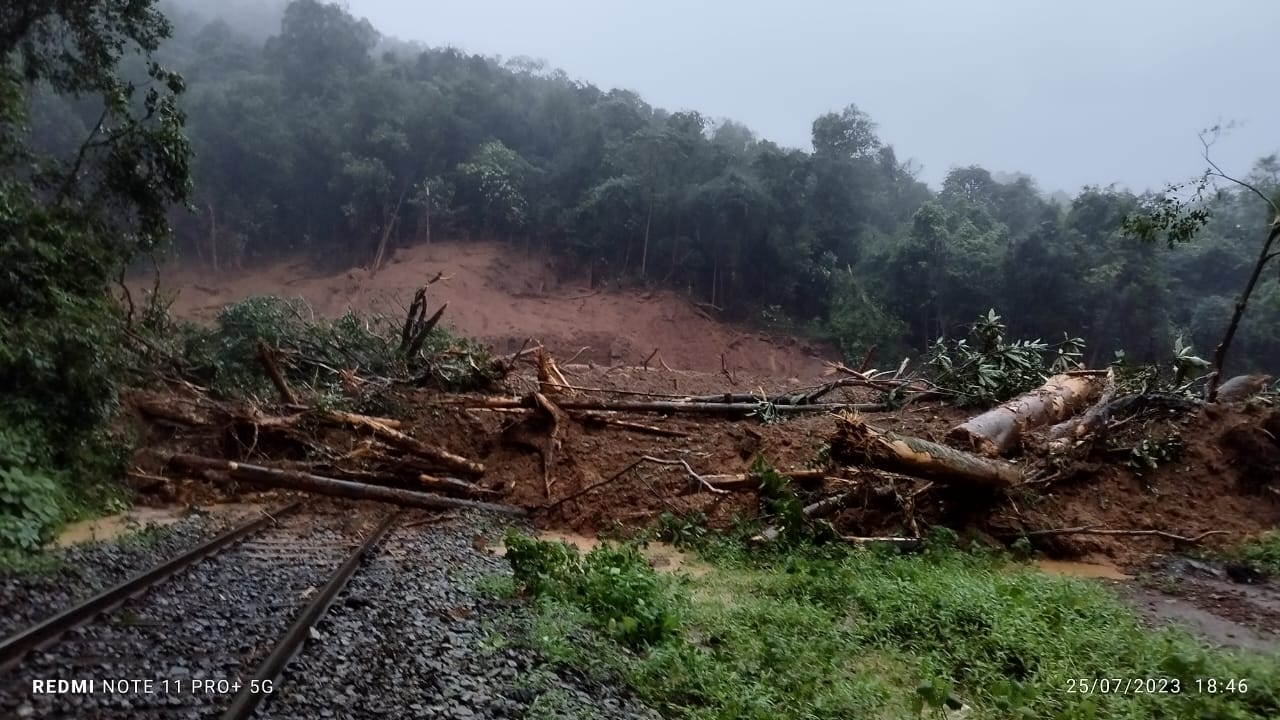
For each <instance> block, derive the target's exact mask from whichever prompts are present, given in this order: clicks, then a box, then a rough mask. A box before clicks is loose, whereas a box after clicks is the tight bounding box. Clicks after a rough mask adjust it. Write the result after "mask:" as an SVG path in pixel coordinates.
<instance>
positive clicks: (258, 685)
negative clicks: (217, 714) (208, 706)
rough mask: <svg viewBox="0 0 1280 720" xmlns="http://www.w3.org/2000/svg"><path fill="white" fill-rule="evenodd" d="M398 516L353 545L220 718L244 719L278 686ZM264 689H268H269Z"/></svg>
mask: <svg viewBox="0 0 1280 720" xmlns="http://www.w3.org/2000/svg"><path fill="white" fill-rule="evenodd" d="M399 516H400V514H399V513H398V512H397V513H392V514H390V515H388V516H387V517H386V518H385V519H383V521H382V522H381V523H379V524H378V526H377V527H376V528H374V530H373V532H371V533H369V537H368V538H366V539H365V541H364V542H363V543H361V544H360V547H358V548H356V550H355V552H353V553H352V554H351V557H349V558H347V561H346V562H344V563H343V564H342V566H341V567H339V568H338V569H337V571H336V572H334V574H333V576H332V577H331V578H330V579H329V582H328V583H326V584H325V586H324V589H323V590H321V591H320V592H319V593H317V594H316V596H315V599H314V600H312V601H311V602H310V603H309V604H308V605H307V606H306V607H305V608H303V609H302V611H301V612H300V613H298V617H297V618H296V619H295V620H294V621H293V624H292V625H290V626H289V629H288V630H286V631H285V633H284V636H283V637H281V638H280V642H279V643H278V644H277V645H276V647H275V649H274V650H272V651H271V654H270V655H268V656H267V659H266V660H263V661H262V664H261V665H259V666H258V670H257V672H255V673H254V675H253V678H252V679H250V680H241V681H240V682H241V683H242V684H241V686H240V689H239V691H237V693H236V696H235V697H234V698H233V699H232V700H231V704H230V705H229V706H228V707H227V710H226V712H224V713H223V714H222V720H244V719H246V718H251V717H253V713H254V711H255V710H257V708H258V705H259V703H261V702H262V699H263V698H264V697H267V696H268V695H269V694H270V693H271V692H273V691H274V690H276V689H277V688H276V687H275V684H276V682H277V680H278V679H279V677H280V673H281V672H282V671H283V670H284V668H285V666H286V665H288V664H289V661H290V660H292V659H293V656H294V654H295V653H297V651H298V649H299V648H301V647H302V643H303V642H305V641H306V639H307V637H308V636H309V635H310V633H311V627H312V626H313V625H315V624H316V622H317V621H318V620H319V619H320V618H321V617H323V616H324V614H325V612H326V611H327V610H328V609H329V605H331V604H332V603H333V600H334V598H336V597H337V596H338V593H339V592H341V591H342V588H344V587H346V585H347V581H349V580H350V579H351V576H352V575H355V572H356V570H357V569H358V568H359V566H360V564H361V563H362V562H363V561H364V559H365V557H366V556H368V555H369V554H370V553H371V552H373V548H374V546H375V545H377V544H378V542H379V541H381V540H382V538H383V537H385V536H386V534H387V532H388V531H390V530H391V528H392V526H393V525H394V524H395V521H396V520H397V518H399ZM267 688H271V689H270V690H268V689H267Z"/></svg>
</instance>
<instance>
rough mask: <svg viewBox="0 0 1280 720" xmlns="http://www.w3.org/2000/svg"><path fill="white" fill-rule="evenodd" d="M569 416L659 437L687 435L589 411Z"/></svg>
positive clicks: (682, 436)
mask: <svg viewBox="0 0 1280 720" xmlns="http://www.w3.org/2000/svg"><path fill="white" fill-rule="evenodd" d="M569 417H572V418H573V419H574V420H577V421H578V422H581V423H584V424H591V423H595V424H597V425H611V426H613V427H617V428H622V429H623V430H630V431H632V432H639V433H646V434H648V435H658V436H661V437H677V438H685V437H689V433H687V432H685V431H683V430H671V429H669V428H660V427H655V426H653V425H641V424H640V423H633V422H627V421H626V420H617V419H615V418H611V417H605V416H604V415H598V414H596V413H591V412H579V413H570V415H569Z"/></svg>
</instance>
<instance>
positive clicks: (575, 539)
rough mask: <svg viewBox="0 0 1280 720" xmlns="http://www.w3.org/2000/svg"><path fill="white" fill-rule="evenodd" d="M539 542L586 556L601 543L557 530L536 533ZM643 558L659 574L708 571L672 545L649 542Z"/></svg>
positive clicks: (497, 549)
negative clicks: (646, 559) (559, 543)
mask: <svg viewBox="0 0 1280 720" xmlns="http://www.w3.org/2000/svg"><path fill="white" fill-rule="evenodd" d="M537 538H538V539H539V540H546V541H548V542H562V543H565V544H566V545H569V546H570V547H573V548H576V549H577V550H578V552H579V553H582V554H584V555H585V554H586V553H588V552H591V550H592V549H593V548H595V547H596V546H598V545H599V544H600V543H601V542H602V541H601V540H599V539H598V538H594V537H590V536H588V535H579V534H577V533H566V532H561V531H558V530H545V531H539V532H538V533H537ZM490 550H491V552H493V553H494V554H495V555H505V554H506V548H505V547H503V545H502V543H501V542H497V543H494V544H493V545H491V546H490ZM641 552H642V553H644V556H645V557H646V558H648V559H649V565H650V566H651V567H652V568H653V569H655V570H657V571H659V572H669V573H677V572H679V573H685V574H687V575H692V576H693V577H702V576H703V575H706V574H707V571H708V570H709V569H710V568H709V567H708V566H707V564H706V563H704V562H702V561H701V560H698V559H697V558H695V557H693V556H692V555H690V554H689V553H686V552H684V551H682V550H680V549H679V548H676V547H675V546H674V545H668V544H667V543H663V542H650V543H649V544H648V545H647V546H646V547H644V548H642V549H641Z"/></svg>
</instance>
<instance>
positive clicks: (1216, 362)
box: [1204, 217, 1280, 402]
mask: <svg viewBox="0 0 1280 720" xmlns="http://www.w3.org/2000/svg"><path fill="white" fill-rule="evenodd" d="M1277 238H1280V217H1277V218H1276V219H1275V220H1274V221H1273V222H1272V223H1271V232H1270V233H1268V234H1267V241H1266V242H1265V243H1263V244H1262V251H1261V252H1259V253H1258V262H1256V263H1254V266H1253V272H1252V273H1250V274H1249V282H1248V283H1246V284H1245V286H1244V292H1242V293H1240V299H1239V300H1237V301H1236V307H1235V310H1234V311H1232V313H1231V323H1230V324H1228V325H1227V332H1226V333H1225V334H1224V335H1223V336H1222V342H1220V343H1218V347H1217V348H1216V349H1215V350H1214V351H1213V372H1211V373H1210V374H1209V382H1208V384H1206V385H1205V388H1204V399H1205V401H1206V402H1215V401H1216V400H1217V399H1218V380H1219V379H1220V378H1221V377H1222V366H1223V365H1224V364H1226V361H1227V350H1229V349H1230V348H1231V341H1232V339H1234V338H1235V336H1236V329H1237V328H1239V327H1240V318H1242V317H1244V310H1245V308H1246V307H1247V306H1248V305H1249V297H1250V296H1251V295H1253V288H1254V287H1255V286H1257V284H1258V278H1260V277H1261V276H1262V270H1263V268H1265V267H1266V266H1267V262H1268V261H1270V260H1271V259H1272V258H1273V257H1275V255H1274V254H1273V253H1272V252H1271V246H1272V245H1274V244H1275V242H1276V239H1277Z"/></svg>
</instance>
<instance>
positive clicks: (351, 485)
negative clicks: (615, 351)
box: [169, 454, 528, 517]
mask: <svg viewBox="0 0 1280 720" xmlns="http://www.w3.org/2000/svg"><path fill="white" fill-rule="evenodd" d="M169 462H170V463H171V464H172V465H174V466H177V467H180V468H184V469H187V470H192V471H203V470H213V471H223V472H226V473H227V474H228V475H230V476H231V478H232V479H234V480H237V481H240V482H248V483H254V484H257V485H262V486H266V487H275V488H284V489H286V490H300V491H302V492H308V493H314V494H316V495H327V496H330V497H344V498H351V499H353V500H375V501H378V502H388V503H393V504H395V505H403V506H405V507H419V508H428V509H432V510H452V509H457V508H465V509H470V510H482V511H484V512H491V513H497V514H500V515H508V516H511V517H523V516H525V515H527V514H528V513H527V512H526V511H525V510H524V508H519V507H515V506H514V505H500V504H497V503H487V502H481V501H478V500H463V499H460V498H450V497H444V496H441V495H433V494H431V493H424V492H417V491H414V490H401V489H398V488H388V487H379V486H377V485H366V484H364V483H358V482H351V481H349V480H335V479H334V478H328V477H323V476H320V475H313V474H311V473H306V472H302V471H300V470H280V469H277V468H270V467H263V466H261V465H248V464H245V463H239V462H235V461H232V460H221V459H216V458H206V457H200V456H198V455H186V454H178V455H174V456H172V457H171V458H170V460H169Z"/></svg>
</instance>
